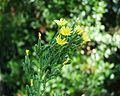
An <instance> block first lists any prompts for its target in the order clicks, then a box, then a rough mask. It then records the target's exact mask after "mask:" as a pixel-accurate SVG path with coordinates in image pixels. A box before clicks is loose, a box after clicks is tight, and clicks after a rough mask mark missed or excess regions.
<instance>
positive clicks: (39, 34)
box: [38, 32, 41, 40]
mask: <svg viewBox="0 0 120 96" xmlns="http://www.w3.org/2000/svg"><path fill="white" fill-rule="evenodd" d="M38 38H39V40H40V39H41V33H40V32H39V33H38Z"/></svg>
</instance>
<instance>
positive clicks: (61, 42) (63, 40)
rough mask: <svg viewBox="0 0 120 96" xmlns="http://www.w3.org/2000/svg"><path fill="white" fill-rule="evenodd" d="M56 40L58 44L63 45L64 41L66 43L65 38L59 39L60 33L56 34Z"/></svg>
mask: <svg viewBox="0 0 120 96" xmlns="http://www.w3.org/2000/svg"><path fill="white" fill-rule="evenodd" d="M56 42H57V43H58V44H59V45H61V46H62V45H65V44H66V43H68V42H67V41H66V40H65V38H64V39H61V36H60V35H58V36H57V37H56Z"/></svg>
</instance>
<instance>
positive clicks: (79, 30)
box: [75, 25, 84, 35]
mask: <svg viewBox="0 0 120 96" xmlns="http://www.w3.org/2000/svg"><path fill="white" fill-rule="evenodd" d="M75 31H76V32H77V33H78V35H80V34H81V33H83V32H84V29H83V28H82V27H80V26H79V25H78V26H76V28H75Z"/></svg>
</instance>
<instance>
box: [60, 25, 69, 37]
mask: <svg viewBox="0 0 120 96" xmlns="http://www.w3.org/2000/svg"><path fill="white" fill-rule="evenodd" d="M60 34H62V35H64V36H68V35H70V34H71V29H70V28H69V27H65V26H64V27H62V28H61V29H60Z"/></svg>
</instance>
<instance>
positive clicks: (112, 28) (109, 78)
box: [0, 0, 120, 96]
mask: <svg viewBox="0 0 120 96" xmlns="http://www.w3.org/2000/svg"><path fill="white" fill-rule="evenodd" d="M60 18H66V19H70V20H73V23H74V21H78V23H79V24H81V25H84V26H87V28H86V31H89V33H90V34H89V35H90V39H91V41H90V42H87V44H85V45H83V46H82V48H78V49H77V51H76V53H75V54H73V56H72V57H71V58H72V62H71V64H69V65H66V66H64V67H63V70H62V75H61V76H58V77H56V78H55V79H52V80H50V81H49V82H48V84H47V89H46V96H49V94H53V93H54V92H56V93H57V94H62V95H63V96H120V82H119V81H120V0H0V96H26V95H25V85H26V82H25V79H26V78H25V76H24V71H23V68H22V62H23V60H24V55H25V49H31V50H32V49H33V46H34V44H35V43H37V38H38V36H37V35H38V32H41V33H42V40H43V42H44V43H45V44H47V43H48V42H49V41H50V40H51V39H52V37H53V36H54V34H55V33H56V32H57V31H56V30H57V29H56V25H55V23H53V20H55V19H60ZM51 96H52V95H51Z"/></svg>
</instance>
